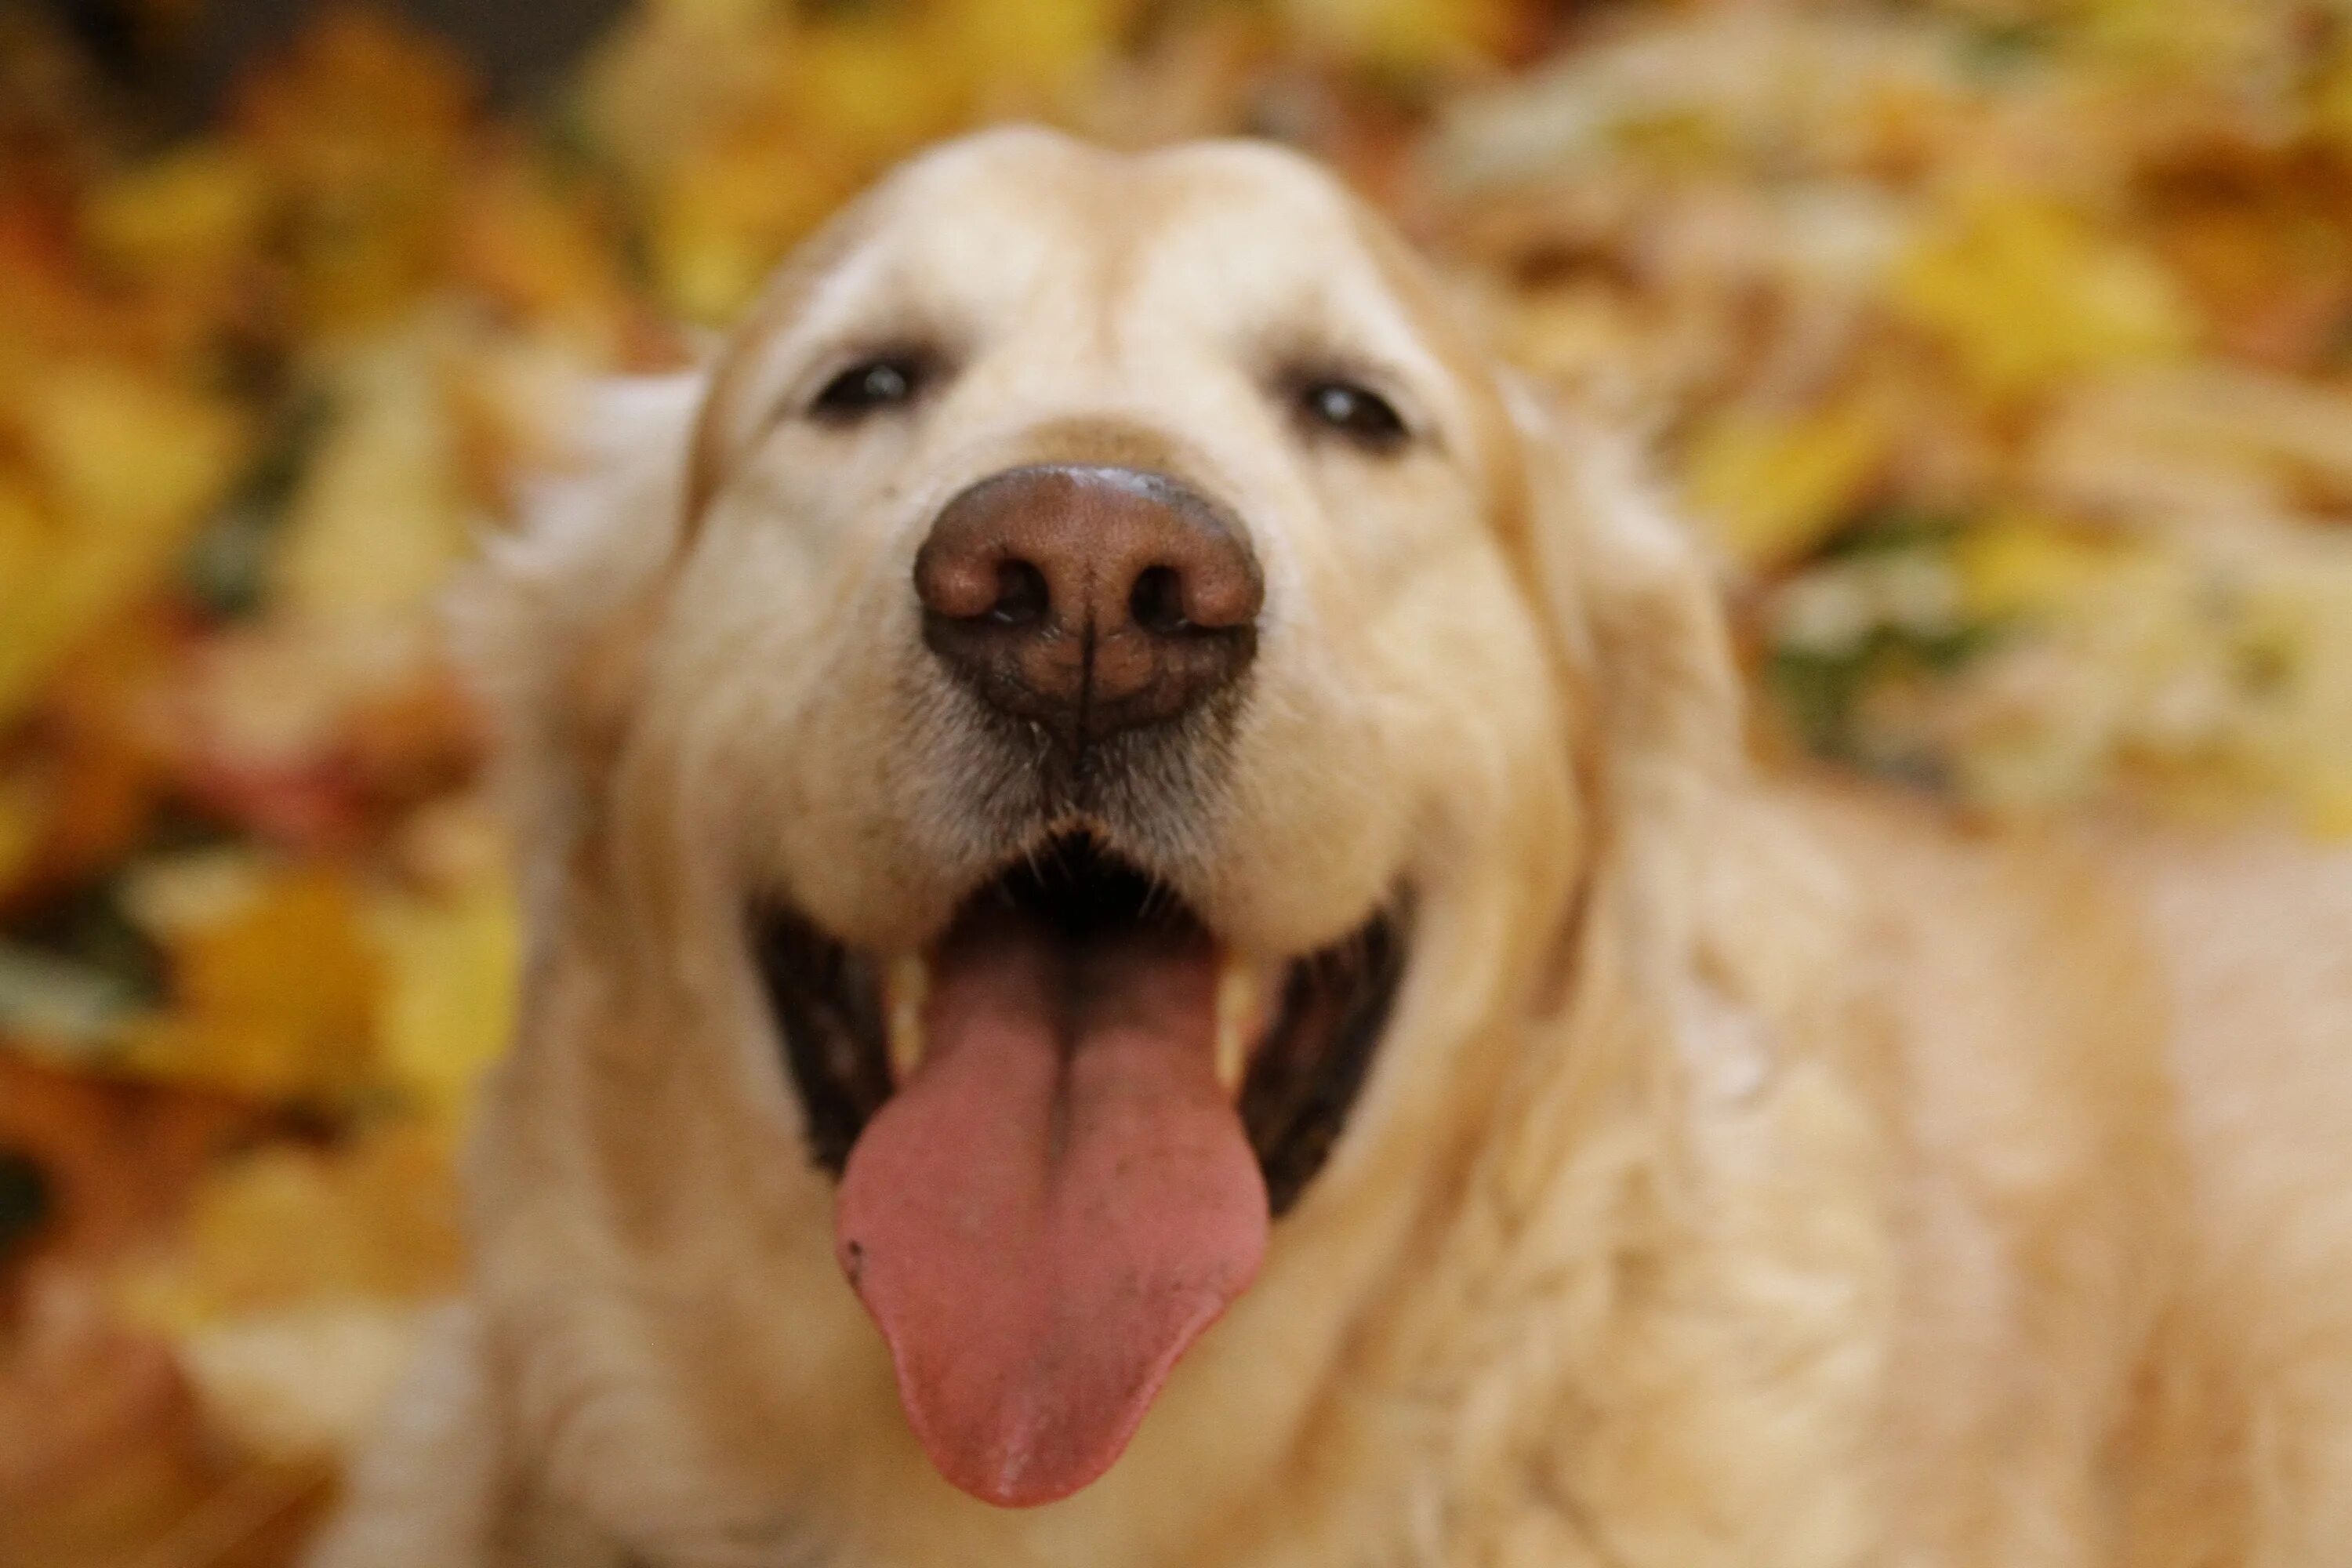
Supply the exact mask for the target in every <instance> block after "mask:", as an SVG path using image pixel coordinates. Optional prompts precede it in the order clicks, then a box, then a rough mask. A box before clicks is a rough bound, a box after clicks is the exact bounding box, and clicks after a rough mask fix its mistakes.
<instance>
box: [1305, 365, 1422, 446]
mask: <svg viewBox="0 0 2352 1568" xmlns="http://www.w3.org/2000/svg"><path fill="white" fill-rule="evenodd" d="M1298 408H1299V412H1300V414H1301V415H1303V416H1305V417H1306V419H1307V422H1308V423H1309V425H1311V426H1313V427H1314V428H1316V429H1318V430H1328V431H1330V432H1331V433H1332V434H1334V435H1337V436H1340V437H1345V438H1346V439H1348V440H1349V441H1352V442H1354V443H1355V444H1356V445H1357V446H1359V447H1363V448H1364V449H1365V450H1366V451H1368V452H1392V451H1394V450H1396V448H1397V447H1401V446H1402V445H1403V444H1404V439H1405V435H1406V431H1405V427H1404V420H1403V418H1402V416H1399V415H1398V413H1397V411H1396V409H1395V407H1394V406H1392V405H1391V404H1390V402H1389V400H1388V399H1387V398H1385V397H1382V396H1381V395H1380V394H1379V393H1377V392H1374V391H1372V390H1371V389H1370V387H1365V386H1359V385H1357V384H1355V383H1354V382H1351V381H1312V382H1309V383H1307V384H1306V385H1305V386H1304V387H1302V388H1300V390H1299V394H1298Z"/></svg>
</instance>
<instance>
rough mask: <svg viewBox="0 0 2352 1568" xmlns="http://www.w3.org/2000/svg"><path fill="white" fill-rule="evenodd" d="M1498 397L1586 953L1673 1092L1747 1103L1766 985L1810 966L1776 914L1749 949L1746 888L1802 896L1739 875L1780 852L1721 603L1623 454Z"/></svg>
mask: <svg viewBox="0 0 2352 1568" xmlns="http://www.w3.org/2000/svg"><path fill="white" fill-rule="evenodd" d="M1504 395H1505V400H1506V402H1507V405H1508V406H1509V409H1510V414H1511V419H1512V422H1513V424H1514V426H1516V429H1517V440H1518V445H1519V448H1520V451H1521V453H1522V469H1523V472H1524V474H1525V476H1526V490H1525V502H1524V514H1525V517H1524V521H1525V524H1526V528H1525V534H1524V539H1523V545H1524V550H1525V553H1526V556H1527V562H1528V564H1527V568H1526V569H1527V571H1528V574H1529V575H1530V576H1531V578H1532V581H1533V584H1534V588H1535V592H1536V594H1537V595H1538V597H1539V599H1540V601H1541V604H1542V610H1543V613H1544V615H1545V617H1546V619H1547V622H1548V625H1549V631H1550V634H1551V637H1552V641H1553V646H1554V649H1555V658H1557V659H1558V661H1559V666H1560V668H1561V670H1562V674H1563V680H1564V684H1565V685H1566V687H1567V689H1568V692H1569V700H1570V703H1571V705H1572V706H1573V707H1574V708H1576V709H1577V710H1579V711H1578V722H1577V726H1576V729H1577V733H1578V737H1579V741H1578V743H1579V745H1580V755H1579V757H1578V772H1579V774H1580V778H1581V780H1582V782H1583V787H1584V790H1585V793H1586V797H1587V801H1588V807H1589V813H1590V816H1589V821H1590V823H1591V834H1592V839H1591V842H1592V855H1593V862H1592V867H1591V873H1590V874H1591V883H1590V888H1591V896H1590V899H1589V900H1588V903H1587V906H1586V910H1585V922H1586V929H1585V933H1584V934H1585V938H1586V939H1588V940H1589V939H1593V938H1598V939H1600V940H1601V941H1603V942H1605V943H1606V944H1607V947H1608V949H1609V951H1610V952H1612V954H1613V955H1614V957H1613V960H1612V963H1613V965H1614V966H1615V967H1616V968H1617V970H1618V975H1617V978H1618V979H1619V980H1620V981H1622V983H1623V984H1626V985H1627V986H1629V987H1630V988H1631V989H1630V992H1629V993H1628V1000H1630V1001H1632V1002H1633V1005H1635V1006H1636V1007H1637V1008H1638V1009H1640V1010H1642V1011H1644V1012H1646V1013H1647V1014H1648V1015H1649V1016H1650V1017H1651V1019H1652V1021H1653V1023H1654V1026H1656V1027H1657V1028H1658V1029H1660V1030H1662V1031H1663V1032H1664V1034H1665V1035H1666V1036H1668V1037H1671V1039H1672V1040H1673V1041H1674V1045H1675V1049H1674V1050H1673V1052H1672V1053H1671V1055H1672V1057H1673V1058H1675V1059H1678V1060H1679V1061H1680V1063H1681V1064H1682V1067H1683V1068H1684V1070H1685V1075H1686V1076H1685V1083H1686V1084H1687V1085H1688V1086H1689V1087H1690V1088H1692V1089H1696V1090H1697V1091H1698V1092H1699V1093H1701V1094H1702V1095H1706V1096H1721V1095H1729V1096H1731V1097H1734V1098H1738V1097H1743V1096H1744V1095H1746V1094H1747V1093H1748V1092H1749V1091H1751V1090H1752V1089H1754V1088H1755V1087H1757V1086H1758V1085H1759V1084H1760V1083H1761V1082H1762V1081H1763V1080H1764V1079H1765V1078H1766V1077H1767V1076H1768V1075H1769V1071H1770V1057H1771V1055H1772V1041H1773V1038H1774V1026H1773V1025H1772V1024H1771V1023H1769V1019H1771V1018H1774V1017H1777V1016H1784V1015H1787V1014H1788V1013H1789V1012H1790V1006H1791V1005H1793V1004H1792V999H1790V998H1789V997H1786V996H1783V995H1781V994H1780V993H1781V992H1782V991H1784V990H1785V989H1786V982H1785V979H1784V978H1776V976H1775V973H1773V972H1774V971H1775V970H1776V969H1782V970H1787V971H1788V972H1790V973H1797V972H1801V971H1802V970H1803V967H1804V966H1803V965H1802V964H1801V963H1795V962H1793V961H1792V962H1791V963H1787V964H1776V963H1773V962H1770V959H1771V957H1772V955H1773V954H1774V953H1775V952H1779V949H1780V947H1782V946H1785V945H1786V944H1787V943H1789V942H1801V941H1802V940H1803V939H1804V933H1805V932H1806V931H1810V930H1811V924H1810V923H1809V922H1808V921H1802V920H1796V919H1780V920H1779V921H1777V923H1778V924H1779V925H1780V927H1781V928H1782V929H1781V930H1780V931H1779V933H1778V934H1777V935H1773V936H1770V937H1769V938H1761V937H1759V922H1760V925H1761V926H1762V927H1768V928H1769V927H1771V926H1773V925H1775V923H1776V916H1775V913H1774V911H1772V910H1759V909H1758V908H1757V907H1755V906H1756V889H1758V888H1759V887H1760V886H1767V885H1769V886H1773V887H1778V888H1780V889H1784V896H1786V897H1789V898H1798V897H1801V896H1802V897H1808V898H1809V897H1811V889H1810V879H1808V878H1807V877H1805V876H1803V875H1801V874H1797V875H1790V876H1786V877H1780V878H1777V879H1760V878H1758V877H1756V876H1754V875H1752V874H1751V872H1752V871H1753V870H1754V868H1756V867H1757V866H1759V865H1760V864H1761V863H1762V861H1763V860H1764V859H1766V858H1770V859H1773V860H1776V861H1777V860H1779V859H1780V858H1786V856H1787V853H1788V850H1787V847H1786V845H1785V844H1782V843H1780V840H1782V839H1783V838H1785V837H1786V835H1785V834H1783V833H1780V832H1779V831H1777V830H1776V829H1775V828H1774V827H1773V826H1771V825H1770V824H1769V823H1767V822H1765V821H1763V820H1762V818H1761V816H1760V815H1759V807H1758V805H1757V800H1758V797H1757V795H1756V792H1755V791H1753V790H1752V789H1748V788H1746V787H1743V784H1744V775H1745V773H1746V767H1747V763H1746V755H1745V750H1744V737H1743V734H1742V710H1743V698H1742V689H1741V682H1740V679H1739V673H1738V665H1737V663H1736V661H1735V659H1734V658H1733V654H1732V647H1731V637H1730V632H1729V626H1728V622H1727V616H1726V615H1725V613H1724V608H1723V604H1722V598H1721V594H1720V591H1719V588H1718V586H1717V582H1716V580H1715V578H1714V575H1713V574H1712V573H1711V572H1710V571H1709V569H1708V567H1707V564H1706V558H1705V556H1704V554H1703V553H1702V552H1701V551H1700V549H1699V547H1698V545H1697V544H1696V542H1695V540H1694V539H1693V538H1692V536H1691V535H1690V534H1689V532H1688V531H1686V530H1685V528H1684V527H1683V526H1682V525H1681V524H1680V523H1678V522H1677V521H1675V518H1674V517H1673V515H1672V514H1671V513H1670V511H1669V510H1667V508H1666V507H1665V506H1664V504H1663V502H1662V500H1661V499H1660V498H1659V497H1658V496H1657V495H1656V494H1655V493H1654V491H1653V489H1651V487H1650V485H1649V483H1648V482H1647V481H1646V479H1644V477H1643V473H1642V471H1641V461H1640V458H1639V456H1638V454H1637V453H1636V452H1635V450H1634V448H1633V445H1632V443H1631V442H1630V441H1626V440H1623V439H1621V438H1616V437H1611V436H1609V435H1607V434H1604V433H1602V432H1601V431H1599V430H1597V429H1595V428H1592V427H1591V426H1588V425H1584V424H1580V423H1579V422H1578V421H1576V420H1575V419H1574V418H1573V417H1570V416H1565V415H1563V414H1562V413H1561V412H1560V411H1559V410H1558V409H1556V408H1554V407H1552V406H1550V405H1548V404H1547V403H1546V402H1545V401H1544V400H1543V398H1542V397H1541V395H1539V394H1538V393H1537V392H1536V391H1535V390H1534V389H1532V388H1531V387H1528V386H1527V385H1525V384H1512V383H1508V382H1507V383H1506V384H1505V388H1504ZM1796 869H1797V870H1798V871H1800V872H1801V867H1800V868H1796ZM1792 913H1793V910H1782V911H1780V914H1781V915H1782V916H1788V915H1790V914H1792ZM1604 927H1605V928H1607V929H1606V930H1605V931H1604V930H1603V929H1602V928H1604ZM1781 956H1783V957H1787V956H1789V955H1788V954H1781ZM1759 965H1760V968H1759ZM1581 972H1582V973H1585V974H1586V976H1587V978H1588V979H1590V978H1591V970H1590V968H1589V967H1583V968H1582V969H1581Z"/></svg>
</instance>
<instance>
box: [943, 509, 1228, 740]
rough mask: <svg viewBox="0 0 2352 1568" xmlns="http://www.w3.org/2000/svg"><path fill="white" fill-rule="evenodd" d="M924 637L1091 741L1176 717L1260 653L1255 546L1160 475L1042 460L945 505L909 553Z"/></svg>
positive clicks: (1018, 711) (1061, 727) (1069, 732)
mask: <svg viewBox="0 0 2352 1568" xmlns="http://www.w3.org/2000/svg"><path fill="white" fill-rule="evenodd" d="M915 594H916V596H917V597H918V598H919V599H920V600H921V602H922V606H923V640H924V642H925V643H926V644H928V645H929V647H930V649H931V651H932V652H934V653H936V654H937V655H938V656H939V657H940V658H941V659H943V660H944V661H945V662H946V663H947V665H948V667H949V668H950V669H951V670H953V671H954V672H955V674H956V675H957V676H958V677H959V678H960V679H962V680H963V681H964V682H965V683H966V684H967V685H969V686H970V687H971V689H972V690H974V691H975V692H977V693H978V694H979V695H980V697H981V698H982V700H984V701H986V702H988V703H989V704H990V705H991V706H992V707H995V708H997V709H999V710H1003V711H1004V712H1006V713H1010V714H1013V715H1015V716H1017V717H1020V718H1024V719H1028V720H1032V721H1036V722H1038V723H1041V724H1044V725H1045V726H1047V727H1049V728H1050V729H1052V730H1053V731H1055V732H1056V733H1058V734H1060V735H1062V736H1064V737H1065V738H1066V739H1068V740H1071V741H1074V742H1077V743H1080V744H1084V743H1086V742H1091V741H1097V740H1100V739H1102V738H1103V737H1105V736H1108V735H1112V734H1116V733H1118V731H1123V730H1132V729H1138V728H1140V727H1142V726H1144V725H1148V724H1160V723H1165V722H1167V721H1170V720H1172V719H1176V718H1179V717H1181V716H1182V715H1183V714H1185V713H1188V712H1190V711H1192V710H1194V709H1196V708H1198V707H1200V706H1201V705H1202V703H1203V702H1205V701H1207V700H1209V699H1210V698H1211V697H1213V695H1215V694H1216V693H1217V692H1219V691H1221V690H1223V689H1226V688H1228V687H1230V686H1232V685H1233V683H1234V681H1235V680H1236V679H1238V678H1239V677H1240V675H1241V673H1242V671H1243V670H1244V669H1246V668H1248V667H1249V662H1250V660H1251V658H1253V657H1254V656H1255V654H1256V652H1257V616H1258V611H1259V609H1260V608H1261V607H1262V606H1263V605H1264V604H1265V580H1264V579H1263V577H1262V576H1261V575H1260V574H1259V572H1258V564H1257V558H1256V557H1255V555H1253V554H1252V553H1251V552H1250V548H1249V543H1248V542H1247V541H1246V540H1244V538H1243V537H1242V535H1241V532H1240V531H1239V530H1238V529H1237V528H1236V527H1234V525H1233V524H1232V523H1231V522H1229V521H1227V520H1226V519H1225V518H1224V517H1223V515H1222V514H1221V513H1220V512H1219V511H1218V510H1217V508H1216V507H1214V506H1213V505H1212V504H1211V503H1210V502H1209V501H1208V500H1206V499H1204V498H1203V497H1202V496H1201V495H1199V494H1198V493H1197V492H1195V491H1193V490H1192V489H1187V488H1186V487H1185V486H1183V485H1182V484H1181V483H1179V482H1178V481H1176V480H1175V479H1170V478H1169V477H1168V476H1166V475H1164V474H1155V473H1146V472H1142V471H1140V470H1137V469H1133V468H1089V467H1077V466H1070V465H1064V464H1041V465H1037V466H1034V467H1030V468H1011V469H1007V470H1006V471H1004V472H1003V473H1000V474H995V475H992V476H991V477H990V478H988V479H982V480H981V481H980V482H979V483H977V484H975V485H973V486H972V487H971V489H967V490H965V491H963V492H962V493H961V494H960V495H958V496H957V497H956V498H955V499H954V500H951V501H950V502H949V503H948V504H947V506H946V507H945V508H944V509H942V510H941V511H940V515H939V518H938V519H937V521H934V522H933V523H932V525H931V532H930V537H929V539H927V540H925V541H924V542H923V547H922V549H921V550H920V551H919V552H917V554H916V556H915Z"/></svg>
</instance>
